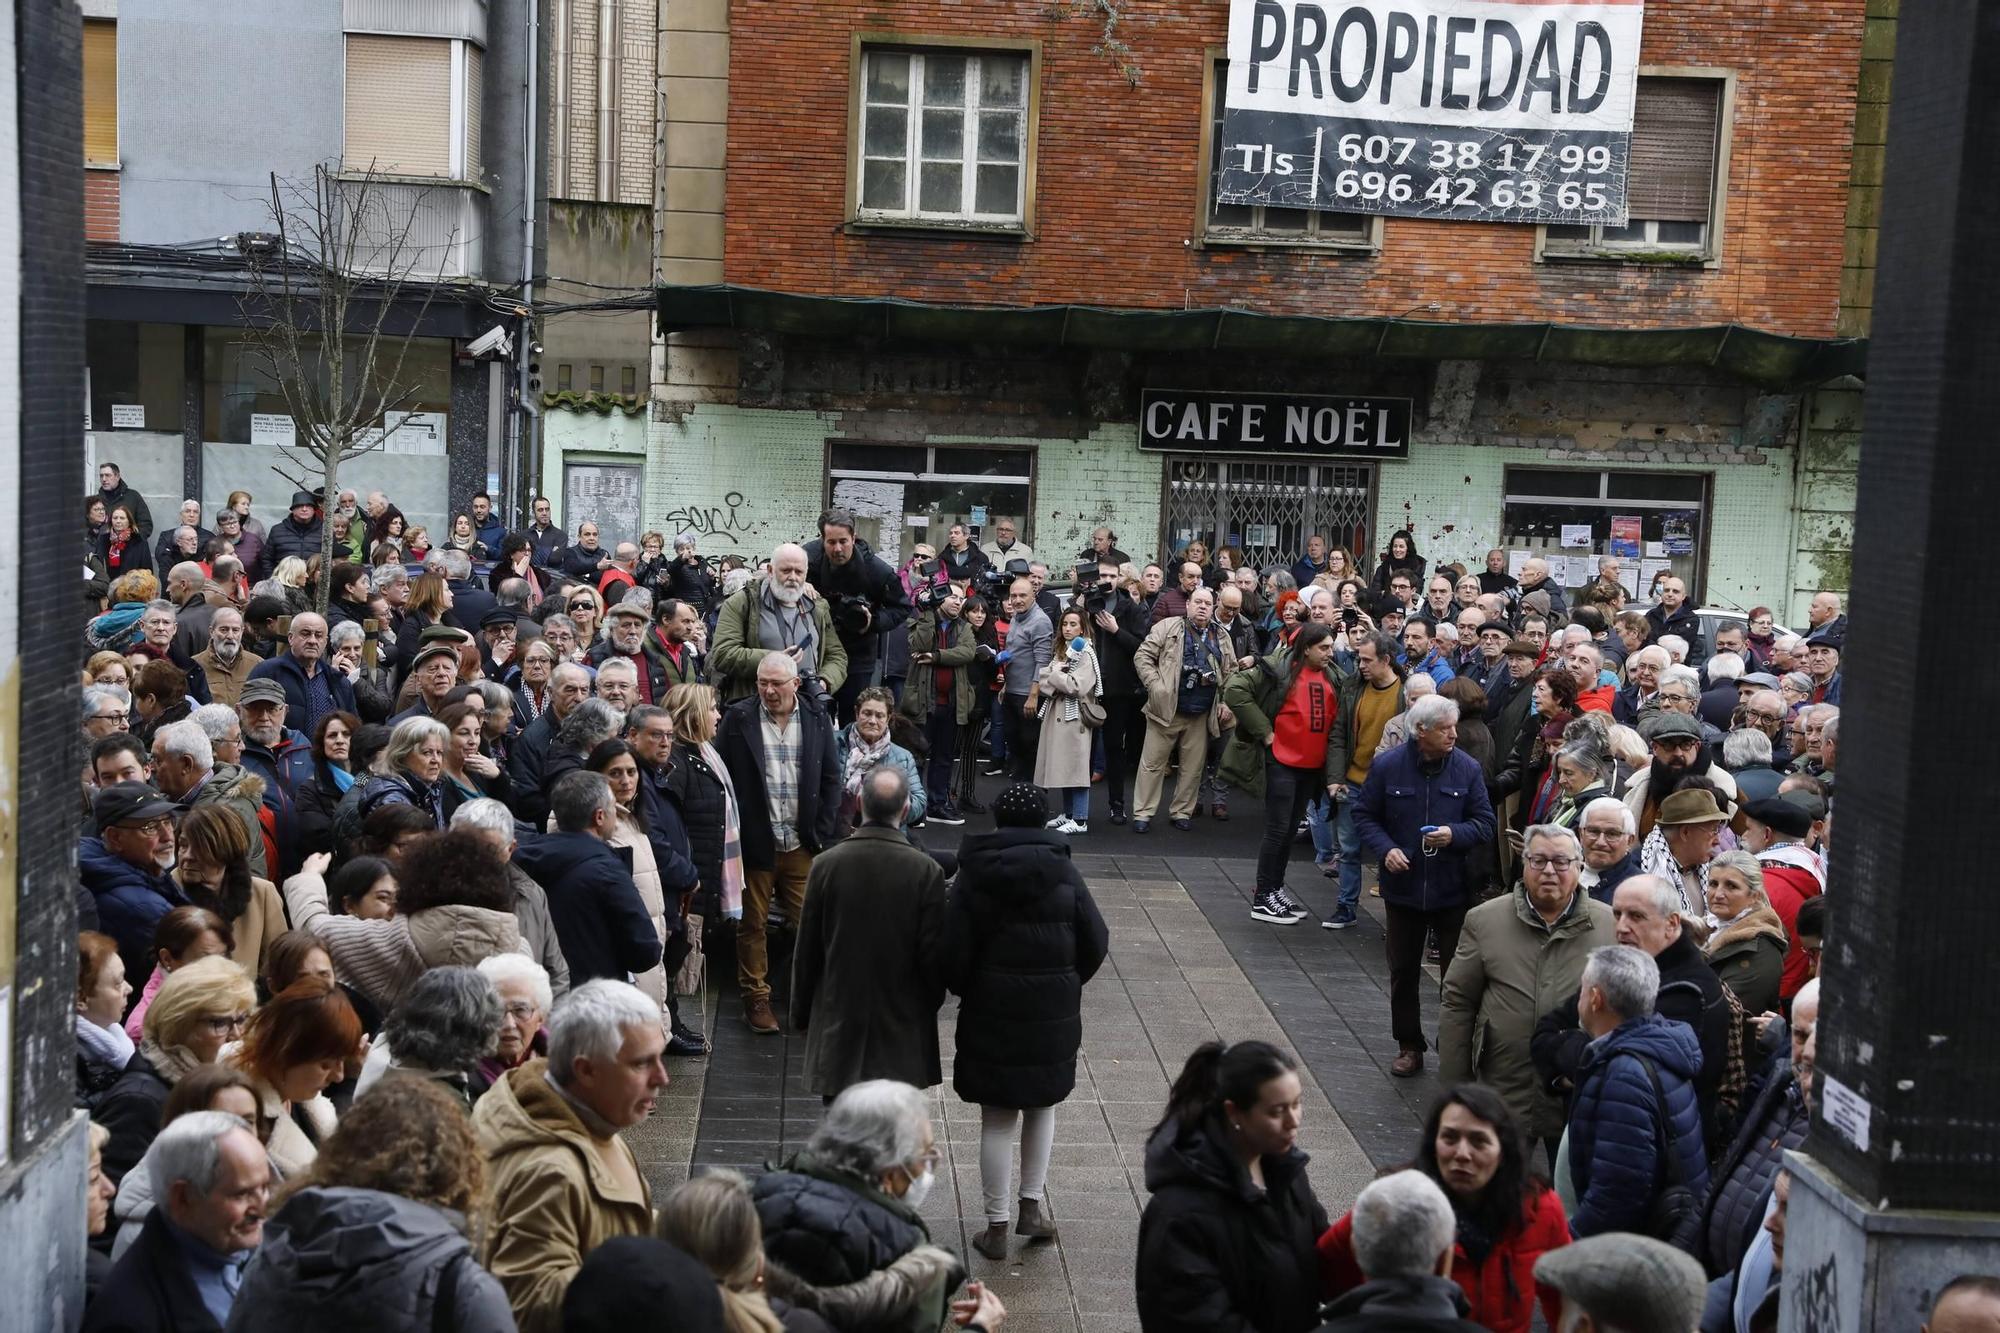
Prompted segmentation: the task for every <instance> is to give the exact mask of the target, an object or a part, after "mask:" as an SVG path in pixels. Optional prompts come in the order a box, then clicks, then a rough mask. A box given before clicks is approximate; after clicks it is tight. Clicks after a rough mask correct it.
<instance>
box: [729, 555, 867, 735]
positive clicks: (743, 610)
mask: <svg viewBox="0 0 2000 1333" xmlns="http://www.w3.org/2000/svg"><path fill="white" fill-rule="evenodd" d="M763 591H764V585H763V583H762V581H761V580H758V579H752V580H751V581H750V582H749V583H746V584H744V585H743V586H742V587H741V588H738V589H737V590H736V594H735V595H734V596H733V597H731V598H730V599H729V600H728V601H726V602H724V603H723V604H722V609H721V610H720V611H718V612H716V615H715V638H714V641H713V642H712V643H710V645H709V649H708V675H709V684H711V685H713V686H714V687H715V689H716V690H717V692H718V693H720V694H721V695H722V702H724V703H725V704H730V703H735V702H736V701H737V700H738V699H747V698H749V697H750V696H751V695H753V694H755V693H756V692H757V665H758V663H760V662H762V661H763V660H764V659H765V657H767V656H768V655H769V654H770V651H771V650H770V649H768V648H764V647H761V646H760V645H759V643H758V638H757V598H758V597H759V596H761V595H762V594H763ZM811 601H812V612H813V635H814V637H815V638H816V639H817V640H818V643H819V674H820V677H821V679H823V680H825V681H826V688H827V690H828V691H829V692H833V691H837V690H838V689H839V688H840V687H841V686H842V685H843V684H845V683H846V681H847V649H846V648H844V647H842V646H841V642H840V636H839V635H838V634H835V633H834V632H833V613H832V612H830V611H828V610H827V609H826V602H825V601H824V600H822V599H821V598H818V597H814V598H812V599H811Z"/></svg>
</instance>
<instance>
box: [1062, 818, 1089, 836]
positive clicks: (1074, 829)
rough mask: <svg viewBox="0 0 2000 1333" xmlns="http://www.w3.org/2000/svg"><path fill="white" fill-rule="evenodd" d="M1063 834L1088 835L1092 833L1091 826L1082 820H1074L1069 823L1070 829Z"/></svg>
mask: <svg viewBox="0 0 2000 1333" xmlns="http://www.w3.org/2000/svg"><path fill="white" fill-rule="evenodd" d="M1063 832H1064V833H1071V834H1075V833H1088V832H1090V825H1089V824H1087V823H1085V822H1084V821H1083V820H1081V819H1072V820H1070V821H1069V827H1068V828H1066V829H1064V830H1063Z"/></svg>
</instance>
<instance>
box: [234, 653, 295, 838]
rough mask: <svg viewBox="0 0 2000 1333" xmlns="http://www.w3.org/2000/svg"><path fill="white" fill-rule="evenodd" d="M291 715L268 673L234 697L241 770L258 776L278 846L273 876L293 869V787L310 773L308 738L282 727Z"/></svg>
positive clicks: (246, 684)
mask: <svg viewBox="0 0 2000 1333" xmlns="http://www.w3.org/2000/svg"><path fill="white" fill-rule="evenodd" d="M291 717H292V713H291V707H290V705H289V703H288V702H287V701H286V697H285V689H284V686H283V685H281V684H280V683H279V682H277V681H275V680H272V679H270V678H268V677H263V678H260V677H257V676H252V677H251V678H250V679H249V680H247V681H245V682H244V683H243V692H242V693H241V694H240V695H238V696H237V699H236V721H237V724H238V725H239V726H240V727H242V729H243V757H242V759H241V760H240V761H239V762H240V763H241V764H242V765H243V767H244V768H246V769H248V770H249V771H250V772H252V773H255V774H256V775H257V776H258V777H260V778H262V779H264V807H265V809H267V810H269V811H270V812H271V818H272V824H273V826H274V827H273V837H274V838H275V839H276V840H277V844H278V863H279V864H278V866H277V867H275V868H276V869H277V870H278V872H279V874H281V875H289V874H291V873H292V872H293V871H294V870H296V869H297V868H298V864H299V861H298V857H299V852H298V805H297V796H298V791H299V789H300V788H301V787H303V786H304V785H305V784H306V783H308V782H311V781H312V780H313V778H314V776H315V774H314V771H313V753H312V742H311V741H309V740H307V739H306V737H305V736H304V734H302V733H301V732H298V731H296V730H294V729H293V728H291V727H289V726H287V725H286V723H287V722H289V721H290V720H291Z"/></svg>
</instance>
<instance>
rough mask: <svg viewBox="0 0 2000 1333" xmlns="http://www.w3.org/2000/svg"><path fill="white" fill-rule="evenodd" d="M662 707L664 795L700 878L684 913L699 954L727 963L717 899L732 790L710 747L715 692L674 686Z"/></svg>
mask: <svg viewBox="0 0 2000 1333" xmlns="http://www.w3.org/2000/svg"><path fill="white" fill-rule="evenodd" d="M665 707H666V710H667V715H668V716H669V717H671V718H672V719H673V723H674V762H673V767H672V768H671V769H669V770H668V772H667V784H666V785H667V790H668V791H669V792H671V793H672V794H673V796H674V799H675V800H677V801H679V802H680V807H681V816H682V819H683V821H684V822H685V823H686V825H687V836H688V859H689V860H691V861H693V862H694V869H695V874H696V875H697V876H699V877H700V887H699V888H697V889H696V890H695V895H694V901H693V903H691V904H690V905H689V910H691V911H694V912H697V913H699V914H700V916H701V921H702V935H701V943H702V953H703V954H704V955H706V956H707V957H708V958H709V959H710V960H711V961H717V962H731V960H734V958H735V957H736V936H735V932H734V931H733V930H729V929H725V928H724V926H723V920H722V902H721V896H720V895H721V888H722V855H723V844H724V842H725V841H726V840H727V824H728V814H729V806H730V804H731V800H732V798H731V796H730V792H731V791H732V790H733V789H732V788H731V787H730V785H729V774H728V770H727V769H725V768H724V767H723V766H722V764H721V756H720V755H718V754H717V753H716V752H715V747H714V745H713V741H714V740H715V725H716V723H715V719H716V716H717V713H716V706H715V691H714V690H712V689H710V688H709V687H708V686H706V685H676V686H674V687H673V688H672V689H670V690H668V691H667V699H666V704H665ZM731 965H733V962H731Z"/></svg>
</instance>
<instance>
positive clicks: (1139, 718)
mask: <svg viewBox="0 0 2000 1333" xmlns="http://www.w3.org/2000/svg"><path fill="white" fill-rule="evenodd" d="M1076 584H1077V587H1078V589H1079V590H1080V594H1079V595H1080V598H1081V600H1082V602H1083V610H1084V614H1085V615H1086V616H1088V617H1089V619H1090V623H1091V626H1092V627H1093V628H1094V629H1095V630H1096V633H1097V661H1098V664H1099V666H1100V667H1101V668H1102V670H1103V673H1104V787H1105V795H1106V796H1107V797H1108V798H1109V800H1110V802H1111V822H1112V823H1114V824H1123V823H1124V822H1125V819H1126V815H1125V781H1126V778H1127V777H1128V776H1129V775H1130V774H1131V772H1132V770H1133V769H1134V768H1136V767H1138V764H1139V754H1140V750H1141V749H1142V747H1144V745H1145V743H1146V717H1145V714H1144V713H1142V712H1141V711H1140V709H1141V707H1142V706H1143V705H1144V704H1145V702H1146V687H1145V686H1144V685H1143V684H1142V683H1141V682H1140V680H1139V670H1138V668H1137V667H1136V666H1134V665H1133V663H1132V655H1133V654H1134V653H1136V652H1138V651H1139V645H1140V644H1142V643H1144V642H1145V641H1146V629H1147V619H1146V608H1145V607H1143V606H1141V605H1140V604H1139V603H1138V602H1136V601H1134V600H1132V595H1131V594H1130V593H1128V592H1126V591H1125V590H1124V589H1123V588H1121V587H1119V586H1118V564H1117V562H1116V561H1114V560H1109V559H1106V560H1100V561H1098V562H1097V563H1096V564H1095V565H1094V566H1093V565H1092V564H1090V563H1089V562H1088V561H1085V562H1081V563H1079V564H1078V565H1077V567H1076Z"/></svg>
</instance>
